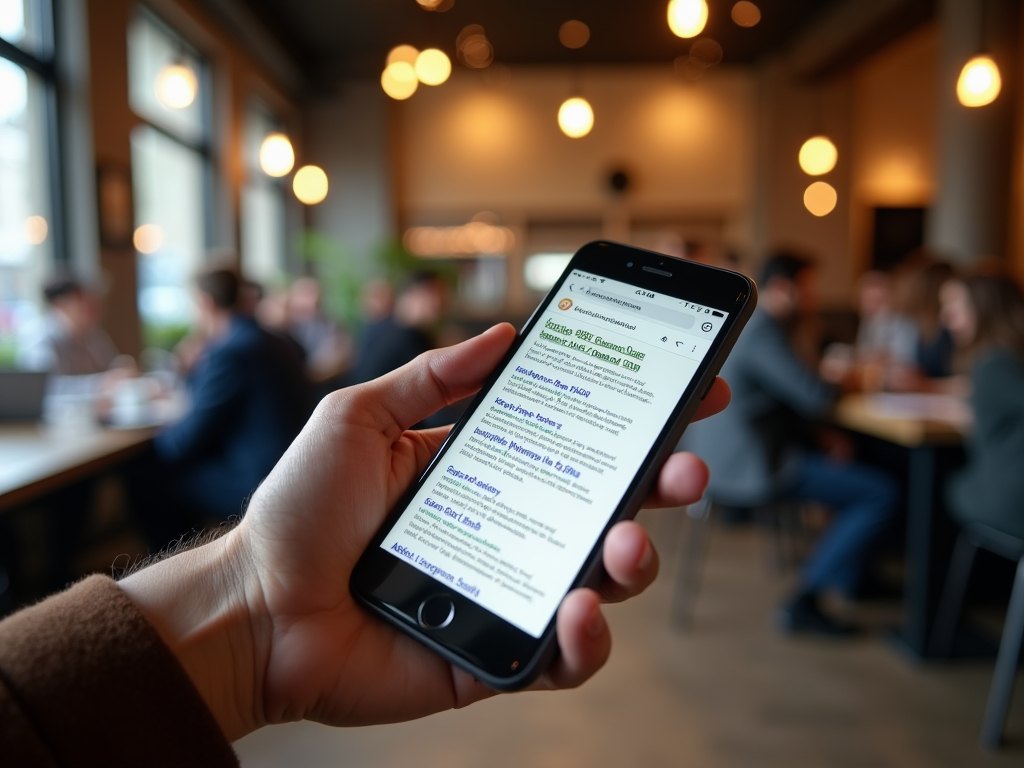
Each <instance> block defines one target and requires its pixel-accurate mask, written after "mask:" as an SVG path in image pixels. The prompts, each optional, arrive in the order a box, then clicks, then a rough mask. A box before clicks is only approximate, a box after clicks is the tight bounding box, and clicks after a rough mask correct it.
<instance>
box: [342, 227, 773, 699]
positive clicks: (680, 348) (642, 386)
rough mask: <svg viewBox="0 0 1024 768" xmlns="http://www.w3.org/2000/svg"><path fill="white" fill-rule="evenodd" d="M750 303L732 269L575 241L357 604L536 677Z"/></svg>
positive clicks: (376, 553)
mask: <svg viewBox="0 0 1024 768" xmlns="http://www.w3.org/2000/svg"><path fill="white" fill-rule="evenodd" d="M756 296H757V289H756V287H755V286H754V283H753V282H752V281H751V280H749V279H748V278H746V277H744V276H743V275H740V274H738V273H736V272H730V271H728V270H724V269H717V268H715V267H709V266H705V265H702V264H698V263H695V262H690V261H683V260H681V259H676V258H672V257H670V256H664V255H662V254H658V253H653V252H651V251H644V250H640V249H637V248H632V247H629V246H625V245H619V244H616V243H610V242H594V243H590V244H588V245H585V246H583V248H581V249H580V250H579V251H578V252H577V253H576V255H575V256H573V258H572V260H571V261H570V262H569V264H568V266H567V267H566V269H565V271H564V272H563V273H562V275H561V277H560V278H559V279H558V282H557V283H556V284H555V287H554V288H552V290H551V292H550V293H549V294H548V295H547V297H546V298H545V299H544V301H542V302H541V304H540V306H538V308H537V309H536V311H535V312H534V314H533V316H532V317H531V318H530V320H529V321H528V322H527V323H526V325H525V327H524V328H523V329H522V331H521V332H520V334H519V336H518V338H517V339H516V341H515V343H514V344H513V345H512V348H511V349H510V350H509V352H508V354H507V356H506V357H505V358H504V360H503V361H502V362H501V364H500V365H498V367H497V368H496V369H495V371H494V373H493V374H492V375H491V376H490V377H489V378H488V380H487V382H486V383H485V384H484V386H483V388H482V389H481V390H480V393H479V394H478V395H477V396H476V398H474V400H473V402H472V404H471V405H470V407H469V408H468V409H467V411H466V413H465V415H464V416H463V417H462V419H460V420H459V422H458V423H457V424H456V425H455V427H454V428H453V429H452V432H451V434H450V436H449V437H448V439H447V440H446V441H445V443H444V444H443V445H442V446H441V449H440V450H439V451H438V453H437V455H436V456H435V457H434V459H433V460H432V461H431V463H430V465H429V466H428V467H427V469H426V471H425V472H424V473H423V475H422V476H421V477H420V479H419V480H418V481H417V482H416V483H415V484H413V486H412V487H411V488H410V489H409V491H408V492H407V493H406V494H405V495H404V497H403V498H402V499H401V501H399V503H398V504H397V505H396V507H395V509H394V510H393V511H392V512H391V513H390V514H389V516H388V517H387V519H386V520H385V521H384V524H383V525H382V527H381V529H380V531H379V532H378V533H377V534H376V536H375V537H374V539H373V541H372V542H371V543H370V546H369V547H368V548H367V550H366V552H365V553H364V554H363V555H362V557H361V558H360V560H359V562H358V563H357V564H356V567H355V570H354V572H353V574H352V579H351V589H352V593H353V594H354V596H355V597H356V599H357V600H359V601H360V602H361V603H362V604H363V605H365V606H366V607H368V608H369V609H370V610H372V611H374V612H376V613H378V614H380V615H381V616H382V617H383V618H384V619H386V620H388V621H390V622H391V623H392V624H394V625H396V626H397V627H399V628H400V629H402V630H403V631H405V632H408V633H409V634H411V635H413V636H414V637H415V638H416V639H418V640H419V641H420V642H422V643H424V644H425V645H427V646H429V647H430V648H432V649H433V650H435V651H436V652H437V653H439V654H441V655H442V656H444V657H445V658H446V659H448V660H449V661H451V662H452V663H454V664H457V665H458V666H460V667H463V668H464V669H466V670H468V671H469V672H470V673H472V674H473V675H474V676H475V677H476V678H477V679H478V680H481V681H482V682H484V683H485V684H487V685H489V686H491V687H493V688H497V689H500V690H515V689H518V688H521V687H523V686H525V685H527V684H529V683H530V682H531V681H532V680H533V679H534V678H536V676H537V675H538V674H540V673H541V672H542V671H543V670H544V669H545V667H546V666H547V665H548V664H549V663H550V661H551V659H552V658H553V656H554V654H555V653H556V652H557V643H556V639H555V613H556V611H557V609H558V606H559V604H560V603H561V601H562V598H563V597H564V596H565V595H566V593H568V592H569V591H570V590H571V589H574V588H576V587H579V586H581V585H587V584H593V583H594V582H595V581H596V579H597V578H599V577H600V575H601V548H602V542H603V539H604V536H605V534H606V533H607V531H608V529H609V528H610V527H611V526H612V525H613V524H614V523H616V522H618V521H619V520H622V519H625V518H631V517H633V516H634V515H635V514H636V513H637V511H638V510H639V508H640V505H641V503H642V502H643V500H644V498H645V497H646V495H647V493H648V491H649V490H650V488H651V486H652V483H653V482H654V481H655V479H656V478H657V473H658V471H659V470H660V468H661V466H662V464H663V463H664V462H665V460H666V459H667V458H668V456H669V454H671V452H672V450H673V449H674V448H675V445H676V443H677V442H678V441H679V438H680V437H681V436H682V433H683V430H684V429H685V427H686V424H687V423H688V422H689V420H690V419H691V418H692V417H693V414H694V412H695V411H696V409H697V407H698V405H699V404H700V401H701V400H702V399H703V397H704V396H705V395H706V394H707V392H708V390H709V389H710V388H711V385H712V384H713V383H714V380H715V375H716V374H717V373H718V371H719V369H720V368H721V366H722V363H723V362H724V361H725V358H726V356H727V355H728V353H729V350H730V349H731V348H732V346H733V344H734V343H735V341H736V338H737V337H738V336H739V333H740V331H741V330H742V328H743V326H744V324H745V323H746V321H747V319H748V318H749V317H750V314H751V313H752V312H753V309H754V304H755V302H756Z"/></svg>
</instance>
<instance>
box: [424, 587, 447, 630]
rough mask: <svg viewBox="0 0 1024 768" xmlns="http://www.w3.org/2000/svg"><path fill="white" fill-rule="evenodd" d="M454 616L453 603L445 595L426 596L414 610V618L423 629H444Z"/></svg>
mask: <svg viewBox="0 0 1024 768" xmlns="http://www.w3.org/2000/svg"><path fill="white" fill-rule="evenodd" d="M454 618H455V604H454V603H453V602H452V601H451V598H450V597H448V596H447V595H434V596H433V597H428V598H427V599H426V600H424V601H423V602H422V603H420V608H419V610H418V611H417V612H416V619H417V620H418V621H419V623H420V626H421V627H423V628H424V629H444V628H445V627H447V626H448V625H449V624H451V623H452V619H454Z"/></svg>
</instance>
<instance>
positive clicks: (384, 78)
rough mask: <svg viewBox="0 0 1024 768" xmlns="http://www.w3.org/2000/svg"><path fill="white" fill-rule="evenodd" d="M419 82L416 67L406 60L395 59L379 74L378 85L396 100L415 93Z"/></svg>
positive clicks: (406, 97)
mask: <svg viewBox="0 0 1024 768" xmlns="http://www.w3.org/2000/svg"><path fill="white" fill-rule="evenodd" d="M419 84H420V81H419V78H417V77H416V69H415V68H414V67H413V65H412V64H410V63H409V62H407V61H395V62H392V63H391V64H388V66H387V68H386V69H385V70H384V73H383V74H382V75H381V76H380V87H381V88H383V89H384V93H386V94H387V95H388V96H390V97H391V98H392V99H397V100H398V101H402V100H403V99H408V98H409V97H410V96H412V95H413V94H414V93H416V88H417V87H419Z"/></svg>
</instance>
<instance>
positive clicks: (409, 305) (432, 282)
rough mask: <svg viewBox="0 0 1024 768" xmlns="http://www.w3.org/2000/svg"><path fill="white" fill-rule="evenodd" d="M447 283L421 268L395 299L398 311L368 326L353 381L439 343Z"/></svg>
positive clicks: (367, 377)
mask: <svg viewBox="0 0 1024 768" xmlns="http://www.w3.org/2000/svg"><path fill="white" fill-rule="evenodd" d="M446 296H447V290H446V286H445V284H444V281H443V280H442V279H441V277H440V276H439V275H437V274H436V273H434V272H427V271H423V272H417V273H415V274H413V275H412V276H411V277H410V278H409V279H408V281H407V282H406V284H405V286H404V287H403V289H402V290H401V291H400V292H399V294H398V298H397V299H395V308H394V312H393V313H392V314H391V315H389V316H387V317H384V318H383V319H381V320H378V321H377V322H375V323H372V324H371V325H369V326H367V328H366V330H365V332H364V334H363V339H362V343H361V344H360V345H359V356H358V358H357V360H356V365H355V369H354V370H353V372H352V376H351V382H352V383H353V384H360V383H362V382H365V381H370V380H371V379H375V378H377V377H378V376H383V375H384V374H385V373H390V372H391V371H393V370H395V369H396V368H400V367H401V366H403V365H405V364H406V363H408V362H409V361H410V360H412V359H413V358H414V357H416V356H417V355H421V354H423V353H424V352H427V351H428V350H431V349H433V348H434V347H435V346H436V343H435V340H434V337H433V332H434V330H435V327H436V326H437V324H438V322H440V320H441V317H442V316H443V314H444V309H445V299H446Z"/></svg>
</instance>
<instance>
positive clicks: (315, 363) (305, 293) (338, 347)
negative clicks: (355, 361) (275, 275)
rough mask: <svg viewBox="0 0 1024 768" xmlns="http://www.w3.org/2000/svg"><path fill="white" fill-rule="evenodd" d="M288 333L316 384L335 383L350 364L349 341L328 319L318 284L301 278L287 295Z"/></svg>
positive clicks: (346, 335)
mask: <svg viewBox="0 0 1024 768" xmlns="http://www.w3.org/2000/svg"><path fill="white" fill-rule="evenodd" d="M286 316H287V331H288V334H289V335H290V336H291V337H292V338H293V339H295V340H296V341H297V342H298V343H299V344H300V345H301V347H302V349H303V350H304V351H305V355H306V373H307V375H308V376H309V378H310V380H311V381H313V382H316V383H323V382H330V381H333V380H336V379H338V377H340V376H341V375H342V374H343V373H344V372H345V370H346V369H347V368H348V367H349V365H350V364H351V361H352V339H351V338H350V337H349V335H348V334H347V333H346V332H345V331H344V330H343V329H342V328H341V326H339V325H338V323H337V322H336V321H335V320H334V319H332V318H330V317H328V316H327V315H326V314H325V313H324V311H323V306H322V292H321V290H320V284H319V283H318V282H317V281H316V280H315V279H314V278H312V277H300V278H299V279H298V280H296V281H295V282H294V283H292V287H291V289H290V290H289V291H288V298H287V305H286Z"/></svg>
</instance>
